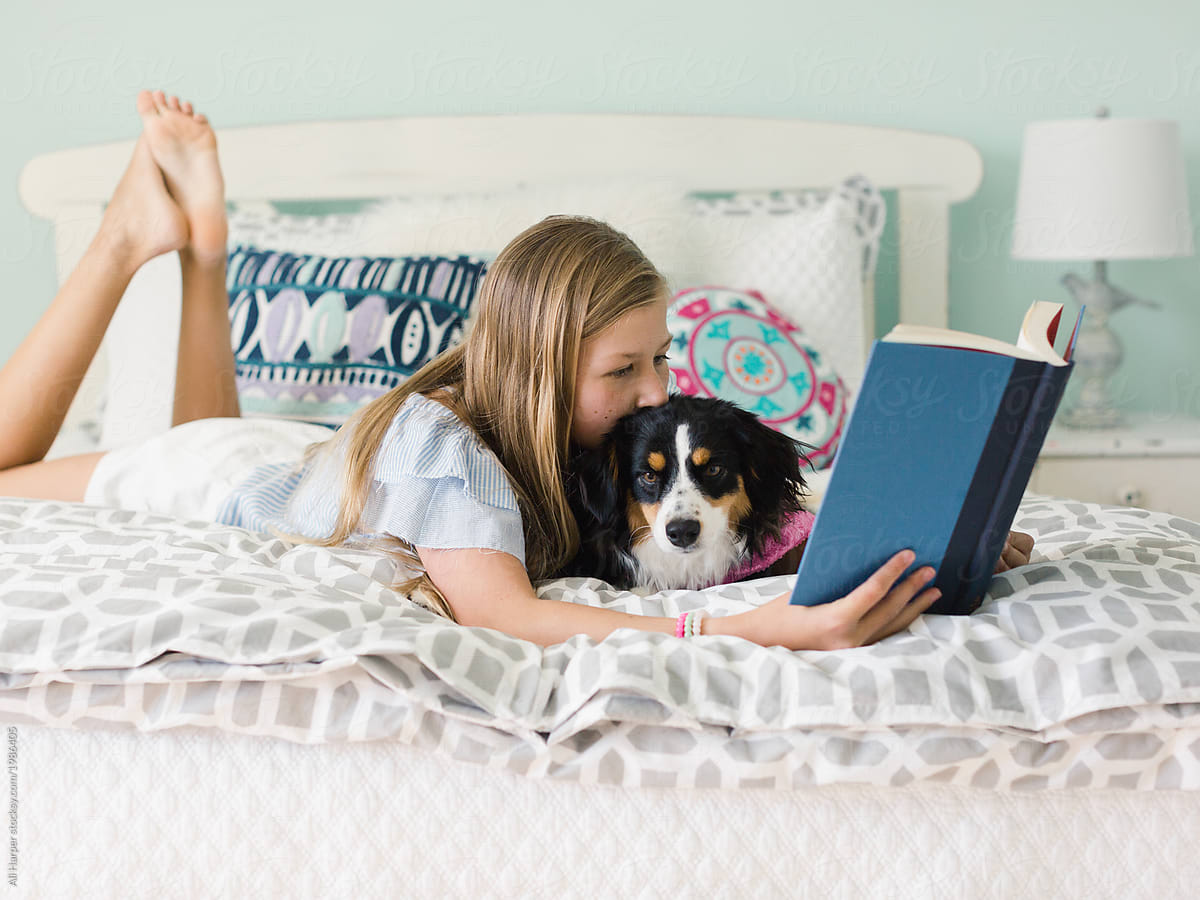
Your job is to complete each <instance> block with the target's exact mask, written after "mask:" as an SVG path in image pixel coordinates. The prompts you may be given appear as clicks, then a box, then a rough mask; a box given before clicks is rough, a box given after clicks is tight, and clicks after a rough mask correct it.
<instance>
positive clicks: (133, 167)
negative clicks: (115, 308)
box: [97, 137, 188, 269]
mask: <svg viewBox="0 0 1200 900" xmlns="http://www.w3.org/2000/svg"><path fill="white" fill-rule="evenodd" d="M97 240H98V241H101V242H102V243H104V244H105V246H106V247H108V248H109V249H111V250H113V251H116V252H118V253H120V254H122V255H123V256H125V257H126V258H128V259H129V261H130V262H131V263H132V264H133V268H134V269H136V268H137V267H138V266H140V265H141V264H142V263H144V262H146V261H147V260H151V259H153V258H154V257H156V256H158V255H160V254H162V253H169V252H170V251H172V250H178V249H179V248H181V247H183V246H184V245H185V244H187V240H188V223H187V219H186V218H185V217H184V214H183V210H181V209H180V208H179V205H178V204H177V203H176V202H175V201H174V200H173V199H172V198H171V195H170V194H169V193H167V186H166V184H165V183H164V182H163V175H162V172H161V171H160V170H159V168H158V165H157V164H156V163H155V162H154V156H153V155H152V154H151V153H150V145H149V144H148V143H147V142H146V139H145V138H144V137H139V138H138V139H137V143H135V144H134V145H133V158H132V159H130V161H129V167H128V168H127V169H126V170H125V174H124V175H122V176H121V180H120V181H119V182H118V183H117V188H116V190H115V191H113V195H112V199H111V200H109V201H108V205H107V206H106V207H105V208H104V217H103V219H102V220H101V223H100V230H99V232H98V234H97Z"/></svg>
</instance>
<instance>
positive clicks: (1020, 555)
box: [996, 531, 1033, 572]
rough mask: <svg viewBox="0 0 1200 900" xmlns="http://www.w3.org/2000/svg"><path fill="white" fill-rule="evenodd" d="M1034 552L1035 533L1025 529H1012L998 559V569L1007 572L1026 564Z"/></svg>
mask: <svg viewBox="0 0 1200 900" xmlns="http://www.w3.org/2000/svg"><path fill="white" fill-rule="evenodd" d="M1032 553H1033V535H1031V534H1026V533H1025V532H1023V531H1010V532H1009V533H1008V537H1007V538H1006V539H1005V541H1004V549H1003V550H1001V551H1000V558H999V559H998V560H996V571H997V572H1007V571H1008V570H1009V569H1015V568H1016V567H1017V566H1024V565H1026V564H1028V562H1029V557H1030V554H1032Z"/></svg>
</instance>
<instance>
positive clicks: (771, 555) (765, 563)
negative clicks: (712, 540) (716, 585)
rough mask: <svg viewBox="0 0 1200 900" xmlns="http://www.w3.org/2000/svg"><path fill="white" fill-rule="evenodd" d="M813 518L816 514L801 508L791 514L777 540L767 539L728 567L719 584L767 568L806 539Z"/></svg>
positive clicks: (739, 578) (727, 582)
mask: <svg viewBox="0 0 1200 900" xmlns="http://www.w3.org/2000/svg"><path fill="white" fill-rule="evenodd" d="M815 518H816V516H814V515H813V514H812V513H810V512H808V511H807V510H803V509H802V510H800V511H799V512H798V513H795V514H793V515H792V517H791V518H790V519H788V520H787V522H786V523H785V524H784V526H783V528H782V529H781V530H780V534H779V539H778V540H768V541H767V543H766V545H765V546H764V547H763V548H762V550H760V551H759V552H758V554H756V555H755V556H751V557H750V558H749V559H746V560H743V561H742V562H740V563H738V564H737V565H736V566H734V567H733V568H732V569H730V570H729V572H728V573H727V574H726V575H725V579H724V581H722V582H721V584H729V583H730V582H732V581H739V580H741V579H742V578H745V577H746V576H748V575H753V574H754V573H755V572H761V571H762V570H763V569H766V568H769V567H770V565H771V564H772V563H774V562H775V561H776V560H778V559H779V558H780V557H781V556H783V555H784V554H785V553H787V552H788V551H789V550H791V549H792V548H793V547H795V546H796V545H797V544H800V543H802V542H804V541H806V540H808V534H809V532H810V531H812V526H813V519H815Z"/></svg>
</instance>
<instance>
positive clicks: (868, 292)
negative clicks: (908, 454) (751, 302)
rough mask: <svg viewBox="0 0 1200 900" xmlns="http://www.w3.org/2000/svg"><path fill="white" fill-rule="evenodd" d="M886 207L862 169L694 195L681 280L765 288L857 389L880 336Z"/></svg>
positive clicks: (679, 285)
mask: <svg viewBox="0 0 1200 900" xmlns="http://www.w3.org/2000/svg"><path fill="white" fill-rule="evenodd" d="M885 215H886V206H885V204H884V201H883V198H882V196H880V194H879V191H878V190H877V189H876V188H875V186H874V185H872V184H871V183H870V182H869V181H867V180H866V179H865V178H862V177H861V176H854V177H852V178H848V179H846V181H844V182H842V183H841V184H840V185H838V186H837V187H836V188H834V189H833V190H831V191H824V192H819V191H773V192H762V193H751V192H741V193H738V194H734V195H732V196H730V197H725V198H721V199H709V200H697V201H695V203H694V206H693V210H692V215H691V216H689V218H688V226H687V233H686V236H685V244H686V246H687V248H688V250H689V254H690V257H689V259H688V260H687V261H686V264H685V265H686V268H687V271H685V272H681V273H679V274H678V275H676V278H677V279H680V278H682V279H683V281H682V282H680V281H678V280H677V282H676V287H677V288H678V289H684V288H688V287H695V286H702V285H720V286H723V287H729V288H734V289H738V290H754V291H759V292H760V293H762V294H763V295H764V296H766V297H767V298H768V299H769V300H770V302H771V303H772V304H773V305H774V306H775V307H776V308H778V309H779V310H780V311H781V312H783V313H784V315H785V316H787V318H789V319H790V320H791V321H792V322H795V323H796V324H797V325H799V326H800V327H801V328H802V329H803V330H804V332H805V333H806V334H807V335H808V336H809V338H810V339H811V340H812V341H813V343H814V344H816V345H817V346H820V347H823V348H825V350H826V352H827V353H828V354H829V356H830V357H831V361H832V363H833V367H834V369H836V370H837V371H838V373H840V374H841V375H842V378H843V380H844V381H845V382H846V384H847V386H848V387H849V388H850V389H851V390H852V391H854V390H856V389H857V388H858V385H859V384H860V383H861V381H862V372H863V369H864V368H865V366H866V352H867V349H868V348H869V346H870V343H871V340H872V339H873V338H874V294H873V291H872V279H873V278H874V274H875V260H876V257H877V255H878V249H879V238H880V235H881V234H882V232H883V224H884V219H885Z"/></svg>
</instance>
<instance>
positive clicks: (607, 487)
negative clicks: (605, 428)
mask: <svg viewBox="0 0 1200 900" xmlns="http://www.w3.org/2000/svg"><path fill="white" fill-rule="evenodd" d="M619 479H620V472H619V471H618V468H617V450H616V447H615V446H614V445H613V443H612V442H611V441H609V442H605V444H604V446H602V447H599V448H597V449H595V450H585V451H584V452H583V453H581V454H579V455H578V456H576V457H575V458H574V459H573V460H572V461H571V466H570V470H569V472H568V473H567V499H568V500H569V501H570V503H571V509H572V510H574V512H575V518H576V520H577V521H578V523H579V531H580V534H581V535H583V534H587V533H594V532H595V531H597V530H598V529H604V528H609V527H612V519H613V517H614V516H615V515H616V514H617V512H618V511H619V506H618V502H617V498H618V492H619V487H618V484H619Z"/></svg>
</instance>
